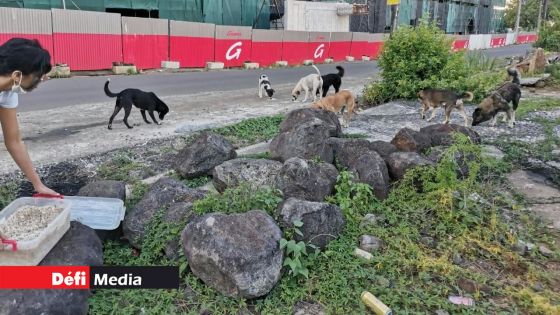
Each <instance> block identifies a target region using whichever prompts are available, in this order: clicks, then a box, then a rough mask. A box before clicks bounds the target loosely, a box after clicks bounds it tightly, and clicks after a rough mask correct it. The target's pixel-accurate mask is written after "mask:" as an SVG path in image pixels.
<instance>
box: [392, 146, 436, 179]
mask: <svg viewBox="0 0 560 315" xmlns="http://www.w3.org/2000/svg"><path fill="white" fill-rule="evenodd" d="M422 165H434V163H433V162H432V161H429V160H427V159H425V158H423V157H422V156H421V155H420V154H418V153H416V152H395V153H393V154H391V155H389V158H388V159H387V166H389V174H390V175H391V178H392V179H394V180H400V179H402V178H403V177H404V175H405V174H406V171H408V170H409V169H411V168H413V167H416V166H422Z"/></svg>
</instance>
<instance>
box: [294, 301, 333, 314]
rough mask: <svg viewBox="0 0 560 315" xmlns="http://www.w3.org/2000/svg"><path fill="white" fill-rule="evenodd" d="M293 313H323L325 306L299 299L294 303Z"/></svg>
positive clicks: (324, 312)
mask: <svg viewBox="0 0 560 315" xmlns="http://www.w3.org/2000/svg"><path fill="white" fill-rule="evenodd" d="M292 314H293V315H325V314H326V311H325V307H324V306H323V305H321V304H319V303H316V302H305V301H300V302H297V303H296V305H294V309H293V313H292Z"/></svg>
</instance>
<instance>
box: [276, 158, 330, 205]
mask: <svg viewBox="0 0 560 315" xmlns="http://www.w3.org/2000/svg"><path fill="white" fill-rule="evenodd" d="M337 177H338V171H337V170H336V167H334V166H333V165H332V164H328V163H318V162H314V161H308V160H303V159H300V158H291V159H289V160H288V161H286V163H284V165H283V166H282V169H281V170H280V173H279V174H278V176H277V181H276V186H277V187H278V189H280V190H281V191H282V192H283V193H284V198H290V197H294V198H298V199H303V200H308V201H323V200H324V199H325V197H327V196H329V195H331V194H332V193H333V192H334V186H335V184H336V179H337Z"/></svg>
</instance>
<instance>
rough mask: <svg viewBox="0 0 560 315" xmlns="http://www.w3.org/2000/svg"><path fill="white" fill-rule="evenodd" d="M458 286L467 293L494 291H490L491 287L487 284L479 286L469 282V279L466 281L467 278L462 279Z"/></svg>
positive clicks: (471, 281)
mask: <svg viewBox="0 0 560 315" xmlns="http://www.w3.org/2000/svg"><path fill="white" fill-rule="evenodd" d="M457 285H458V286H459V288H460V289H461V290H463V291H465V292H466V293H470V294H473V293H476V292H479V291H482V292H485V293H488V292H490V291H491V290H492V289H490V287H489V286H487V285H485V284H479V283H477V282H475V281H473V280H469V279H465V278H460V279H459V280H458V281H457Z"/></svg>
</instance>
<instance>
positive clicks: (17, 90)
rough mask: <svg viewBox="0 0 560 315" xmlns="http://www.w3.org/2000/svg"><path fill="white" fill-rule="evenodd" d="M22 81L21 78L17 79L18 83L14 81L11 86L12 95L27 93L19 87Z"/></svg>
mask: <svg viewBox="0 0 560 315" xmlns="http://www.w3.org/2000/svg"><path fill="white" fill-rule="evenodd" d="M22 77H23V74H22ZM22 79H23V78H20V79H19V82H17V83H16V82H15V81H14V85H12V92H13V93H16V94H25V93H27V91H25V90H24V89H23V88H22V87H21V80H22Z"/></svg>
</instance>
